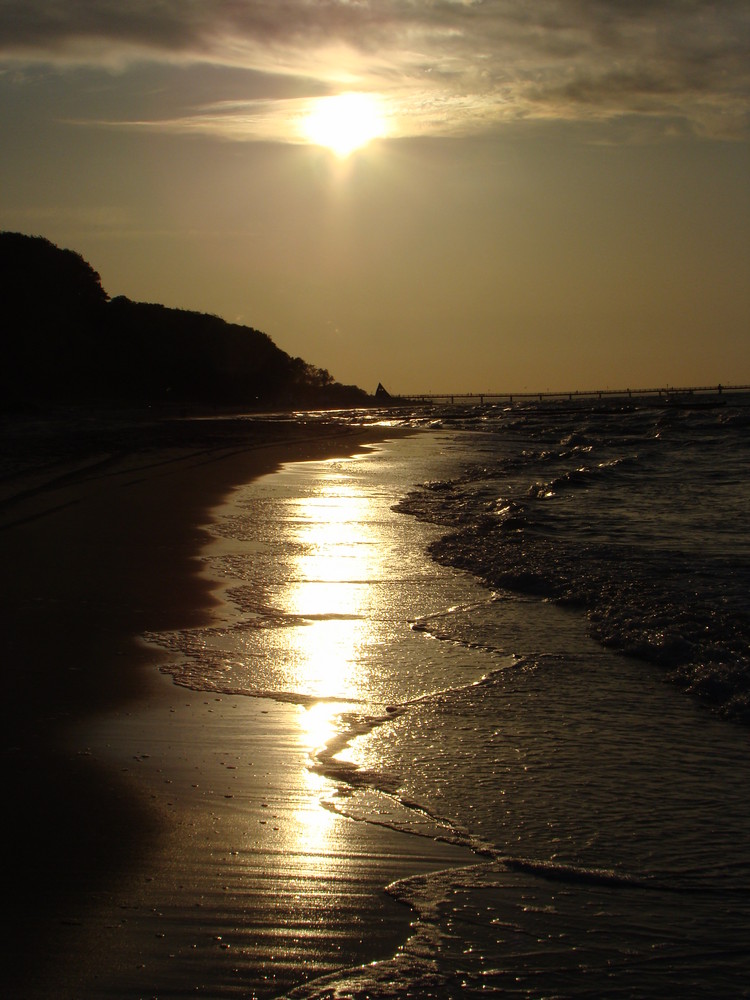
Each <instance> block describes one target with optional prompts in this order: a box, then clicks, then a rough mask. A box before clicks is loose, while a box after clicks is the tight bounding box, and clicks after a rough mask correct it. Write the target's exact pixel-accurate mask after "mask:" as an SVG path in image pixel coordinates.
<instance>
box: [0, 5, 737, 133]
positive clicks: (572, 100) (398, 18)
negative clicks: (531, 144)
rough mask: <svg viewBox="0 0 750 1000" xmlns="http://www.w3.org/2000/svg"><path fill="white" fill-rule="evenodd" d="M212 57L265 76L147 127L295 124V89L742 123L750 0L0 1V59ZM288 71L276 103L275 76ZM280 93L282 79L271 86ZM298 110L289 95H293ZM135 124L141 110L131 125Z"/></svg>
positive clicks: (415, 106)
mask: <svg viewBox="0 0 750 1000" xmlns="http://www.w3.org/2000/svg"><path fill="white" fill-rule="evenodd" d="M144 60H146V61H152V62H177V63H207V64H214V65H220V66H229V67H234V68H240V69H246V70H252V71H254V72H256V73H257V72H260V73H262V74H264V75H265V79H266V91H267V92H266V93H263V94H253V95H252V97H262V98H263V100H262V101H261V102H260V103H255V102H254V101H249V102H248V104H247V106H245V107H242V106H241V105H238V104H237V103H236V102H235V103H234V104H233V105H232V106H231V107H229V106H218V105H214V106H211V107H197V106H196V107H195V108H194V109H193V111H191V112H190V113H189V114H187V115H185V116H184V117H180V118H178V119H174V120H171V121H166V122H163V123H159V122H150V123H147V124H149V125H150V127H163V128H165V129H185V130H198V131H207V132H216V133H218V134H223V135H225V136H228V137H231V138H241V139H253V138H272V139H281V140H283V139H285V138H292V137H291V136H288V135H285V132H284V124H283V123H284V121H287V120H288V119H289V114H290V105H289V103H288V101H289V83H290V81H294V85H295V90H296V95H295V97H296V98H298V99H299V100H300V101H303V100H304V99H305V98H309V97H310V96H312V95H314V94H315V93H320V92H321V88H324V89H327V90H329V91H330V92H335V91H337V90H342V89H350V90H359V89H361V90H369V91H375V92H378V93H381V94H383V95H384V97H386V98H387V100H388V101H389V102H390V104H391V107H392V109H393V110H392V117H393V124H394V127H393V133H394V134H396V135H415V134H443V135H446V134H447V135H450V134H467V133H473V132H481V131H484V130H487V129H489V128H492V127H493V126H495V125H496V124H497V123H499V122H509V121H518V120H521V119H534V120H539V119H542V120H566V121H583V122H592V121H593V122H598V121H612V120H617V119H633V120H641V121H648V122H650V123H652V124H653V123H657V127H658V128H659V129H661V130H662V131H665V130H671V131H675V130H676V131H685V130H689V131H693V132H698V133H701V134H708V135H716V136H734V137H737V136H742V135H745V134H746V133H747V127H748V112H747V108H748V100H747V99H748V94H749V93H750V86H749V84H750V4H748V3H747V2H746V0H722V2H721V3H720V4H717V3H713V2H704V0H534V2H533V3H527V2H525V0H423V2H419V0H377V2H367V0H318V2H310V0H252V2H247V0H160V2H156V0H127V2H126V0H65V2H60V0H0V65H3V64H4V65H5V66H6V67H11V68H12V67H13V66H23V65H24V64H33V63H38V64H39V63H40V64H46V65H58V66H78V65H85V66H92V65H93V66H97V65H98V66H101V67H103V68H112V69H115V68H118V69H122V68H124V67H127V66H129V65H131V64H133V63H138V62H142V61H144ZM282 79H283V81H284V92H285V93H284V97H285V101H276V100H275V98H276V97H277V93H275V92H274V86H273V81H274V80H282ZM279 92H280V88H279ZM291 108H292V110H294V104H292V106H291ZM140 124H143V123H140Z"/></svg>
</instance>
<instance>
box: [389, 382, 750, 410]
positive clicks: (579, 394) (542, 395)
mask: <svg viewBox="0 0 750 1000" xmlns="http://www.w3.org/2000/svg"><path fill="white" fill-rule="evenodd" d="M740 392H750V385H694V386H683V387H679V388H678V387H674V386H668V387H665V386H662V387H661V388H657V389H583V390H580V389H579V390H574V391H569V392H550V391H547V392H433V393H430V392H428V393H423V392H408V393H399V394H398V395H397V396H396V397H395V398H396V399H398V400H399V401H404V402H407V401H408V402H410V403H425V404H430V403H443V404H446V403H450V404H451V405H455V404H457V403H461V404H467V403H468V404H472V403H473V404H478V405H479V406H484V404H485V403H494V404H498V403H509V404H510V403H515V402H518V401H520V400H538V401H539V402H543V401H544V400H547V399H556V400H566V399H567V400H570V401H573V400H576V399H605V398H607V399H612V398H616V397H619V398H622V399H633V398H638V397H644V396H646V397H648V396H650V397H655V398H656V399H661V400H664V401H666V402H669V401H670V400H672V401H675V400H678V399H681V400H687V399H689V397H690V396H707V395H714V396H722V395H724V394H725V393H730V394H731V393H740Z"/></svg>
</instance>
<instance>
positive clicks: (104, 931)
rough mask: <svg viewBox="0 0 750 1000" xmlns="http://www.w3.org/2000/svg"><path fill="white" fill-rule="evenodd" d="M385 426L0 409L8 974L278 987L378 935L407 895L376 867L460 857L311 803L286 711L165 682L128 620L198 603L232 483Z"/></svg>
mask: <svg viewBox="0 0 750 1000" xmlns="http://www.w3.org/2000/svg"><path fill="white" fill-rule="evenodd" d="M386 433H388V432H387V431H386V430H384V429H383V428H380V429H378V428H372V429H368V430H365V429H357V430H349V431H345V430H343V429H342V428H340V427H339V428H336V427H332V426H331V425H326V424H310V425H309V426H306V425H303V424H293V423H286V424H285V423H278V424H274V425H271V429H269V426H268V425H264V426H263V427H261V426H260V425H259V424H256V423H254V422H252V421H241V420H234V419H231V418H223V419H216V420H204V421H181V420H177V419H171V418H170V419H163V420H161V421H152V420H149V421H142V420H134V421H124V420H122V419H120V420H117V421H114V420H113V421H111V422H109V423H107V421H101V420H98V421H96V420H93V419H92V420H81V419H80V418H72V417H70V415H66V417H65V419H61V420H58V421H57V422H56V423H53V424H42V423H40V422H36V423H34V422H31V421H30V422H27V423H26V424H25V425H23V426H22V427H20V429H19V426H18V425H13V426H8V427H6V428H5V440H6V443H7V448H6V451H5V459H6V467H5V468H4V469H3V473H4V476H3V479H2V484H1V485H2V497H1V499H0V536H1V537H2V544H3V568H4V572H3V575H2V581H3V582H2V601H3V607H4V609H5V612H6V619H7V621H8V625H7V626H6V629H5V634H4V644H5V651H4V656H3V661H4V680H5V691H4V693H5V697H4V699H3V736H4V740H3V787H4V788H5V789H6V795H7V797H8V805H9V809H8V812H7V815H8V817H9V820H8V821H7V822H6V829H7V832H8V834H9V838H10V843H9V846H8V847H7V848H6V853H5V860H6V865H7V869H6V876H5V880H6V885H7V886H8V887H9V891H8V893H7V895H6V905H5V907H4V914H3V921H4V927H3V938H2V939H3V946H4V951H5V955H4V958H3V973H2V978H3V980H4V983H3V985H4V993H5V995H8V996H18V997H30V998H31V997H52V996H54V997H57V998H61V997H70V998H73V997H114V996H118V997H141V996H144V997H145V996H170V997H179V996H188V995H190V996H195V995H204V996H214V997H223V996H243V997H247V996H256V995H257V996H274V995H279V994H281V993H283V992H285V991H286V990H288V989H291V988H292V987H293V986H294V985H296V984H298V983H300V982H302V981H304V980H305V979H309V978H312V977H316V976H319V975H324V974H326V973H329V972H331V971H333V970H335V969H337V968H344V967H348V966H351V965H356V964H361V963H365V962H371V961H374V960H377V959H379V958H384V957H387V956H388V955H390V954H392V953H393V952H394V950H395V949H396V948H397V947H398V945H399V944H400V943H401V942H402V941H403V940H404V939H405V937H406V936H407V934H408V926H409V920H410V913H409V911H408V910H407V909H406V908H405V907H403V906H402V905H400V904H398V903H396V902H395V901H394V900H393V899H391V898H390V897H389V896H388V895H386V894H385V893H384V892H383V888H384V886H385V885H386V884H387V883H389V882H391V881H392V880H394V879H397V878H402V877H406V876H408V875H412V874H419V873H422V872H425V871H430V870H435V869H439V868H442V867H445V866H446V865H447V864H449V863H456V862H459V861H461V860H465V859H466V854H465V853H463V852H459V851H458V850H454V849H451V848H449V847H447V846H440V845H436V844H434V843H433V842H432V841H429V840H426V839H423V838H416V837H408V836H405V835H400V834H396V833H393V832H390V831H387V830H385V829H383V828H379V827H375V826H371V825H368V824H365V823H357V822H354V821H352V820H347V819H345V818H343V817H341V816H338V815H336V814H335V813H331V812H330V811H327V810H323V809H321V808H320V806H319V805H318V801H317V796H316V795H315V790H316V789H315V787H314V782H315V781H322V780H324V779H322V778H318V777H315V776H314V775H311V774H310V773H309V771H308V768H307V760H308V755H309V751H310V748H309V747H308V746H306V745H305V741H304V738H303V736H302V735H301V732H302V728H301V727H300V726H299V725H298V724H297V722H296V718H295V716H296V715H297V714H298V713H299V712H300V711H302V709H300V708H299V707H298V706H295V705H284V704H279V703H276V702H272V701H268V700H266V699H253V698H242V697H227V696H225V697H221V698H220V697H218V696H214V695H212V694H211V695H207V694H204V693H200V692H191V691H187V690H184V689H181V688H177V687H176V686H175V685H174V684H173V683H172V682H171V679H169V678H166V677H164V676H163V675H162V674H160V672H159V669H158V668H159V654H158V653H157V652H155V651H154V650H153V649H148V648H147V647H146V646H145V645H144V644H143V643H142V642H140V641H139V636H141V635H142V634H143V633H144V632H146V631H148V630H154V629H169V628H185V627H189V626H191V625H195V624H200V623H202V622H205V621H208V620H209V619H210V616H211V613H212V608H214V607H215V605H216V600H217V598H216V597H215V595H214V593H213V588H212V582H211V580H210V579H208V578H207V577H205V576H203V575H201V573H200V572H199V569H200V567H199V565H198V563H197V561H196V556H197V554H198V552H199V550H200V546H201V544H202V542H203V540H204V538H205V534H204V532H203V530H202V528H201V525H204V524H205V523H206V522H207V520H208V519H209V518H210V510H211V508H212V507H213V506H214V505H215V504H217V503H218V502H219V501H220V500H221V498H222V497H223V496H224V495H225V494H226V493H227V491H228V490H230V489H231V488H232V487H233V486H235V485H237V484H239V483H242V482H245V481H247V480H248V479H250V478H251V477H253V476H258V475H260V474H263V473H266V472H269V471H271V470H273V469H274V468H276V467H278V465H279V463H281V462H288V461H294V460H302V459H309V458H319V457H324V456H328V455H334V454H351V453H353V452H355V451H357V450H358V449H361V448H363V447H365V446H366V445H367V444H368V442H371V441H375V440H378V439H382V438H383V437H384V436H385V435H386Z"/></svg>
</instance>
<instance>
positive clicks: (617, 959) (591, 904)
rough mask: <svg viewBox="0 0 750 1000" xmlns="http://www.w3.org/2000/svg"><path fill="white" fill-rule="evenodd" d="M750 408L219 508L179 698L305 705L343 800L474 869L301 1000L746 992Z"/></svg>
mask: <svg viewBox="0 0 750 1000" xmlns="http://www.w3.org/2000/svg"><path fill="white" fill-rule="evenodd" d="M749 403H750V399H748V398H747V397H744V398H743V397H738V398H732V397H730V396H727V395H725V396H723V397H716V398H707V397H701V398H696V399H694V400H690V399H688V400H682V401H679V402H675V401H674V400H671V401H670V405H667V402H666V401H665V400H657V399H643V400H635V399H633V400H628V401H623V400H620V401H619V402H612V403H606V404H605V402H602V401H599V400H595V401H583V400H575V399H574V400H569V401H560V402H556V403H555V402H550V403H544V404H541V403H539V404H536V405H528V404H526V405H514V406H504V407H500V406H497V407H482V408H460V407H455V408H451V409H445V410H439V411H438V410H436V411H431V412H430V413H429V414H428V415H425V414H424V413H421V414H420V413H415V414H411V415H407V416H405V417H404V422H405V423H411V424H412V425H413V426H414V427H415V428H416V433H415V434H414V435H412V436H409V437H406V438H401V439H397V440H393V441H389V442H386V443H385V444H384V445H381V446H379V447H378V448H376V449H375V450H374V451H373V452H371V453H369V454H365V455H361V456H357V457H355V458H351V459H344V460H334V461H326V462H311V463H305V464H297V465H290V466H288V467H286V468H285V469H283V470H282V471H281V472H280V473H277V474H274V475H271V476H266V477H264V478H263V479H260V480H258V481H256V482H253V483H251V484H249V485H247V486H245V487H242V488H241V489H240V490H237V491H236V492H235V494H234V495H233V496H232V497H231V498H230V500H229V501H228V502H227V504H226V506H225V507H223V508H222V509H221V510H220V511H219V512H218V513H217V519H216V522H215V523H214V524H213V525H212V527H211V532H212V535H213V540H212V542H211V543H210V544H209V545H208V546H207V548H206V551H205V554H204V559H205V564H206V570H207V572H209V573H210V574H211V575H212V576H214V577H215V578H216V579H217V580H220V581H222V586H223V588H224V596H225V598H226V602H225V604H224V609H225V610H224V612H223V613H222V615H220V616H217V620H216V622H215V624H214V625H212V626H211V627H210V628H206V629H199V630H193V631H184V632H175V633H170V634H160V635H154V636H150V637H149V638H150V639H151V640H152V641H154V642H158V643H159V644H160V645H161V646H163V647H166V648H167V649H168V650H169V651H170V663H169V671H170V673H172V674H173V676H174V677H175V680H176V681H177V683H180V684H184V685H186V686H189V687H192V688H196V689H198V690H211V691H219V692H232V693H236V694H241V693H244V694H248V695H254V696H260V697H274V698H281V699H283V700H287V701H291V702H295V703H297V704H298V705H299V706H300V709H299V719H300V725H301V726H303V727H304V728H305V729H306V731H307V733H308V735H309V743H310V746H311V754H310V761H309V769H310V775H311V779H312V778H314V779H315V781H314V782H312V780H311V794H316V795H318V796H319V798H320V801H321V808H326V809H335V810H337V811H338V812H341V813H343V814H345V815H347V816H350V817H352V819H353V820H359V821H365V822H372V823H378V824H384V825H388V826H392V827H394V828H396V829H400V830H404V831H406V832H408V833H411V834H413V835H416V836H423V837H433V838H441V839H445V840H449V841H453V842H455V843H459V844H464V845H467V846H469V847H471V848H472V849H473V850H474V852H475V853H474V855H473V863H471V864H469V865H467V866H466V867H464V868H451V869H448V870H446V871H444V872H440V873H438V874H434V875H422V876H419V877H415V878H413V879H406V880H403V881H401V882H398V883H396V884H394V885H392V886H390V887H389V892H391V893H392V894H393V895H394V896H396V897H397V898H399V899H401V900H403V901H405V902H407V903H408V904H409V905H410V906H411V907H412V908H413V911H414V922H413V925H412V934H411V936H410V938H409V940H407V941H405V942H404V944H403V947H402V948H401V949H400V950H399V952H398V953H397V954H396V955H394V956H393V957H392V958H391V959H390V960H386V961H380V962H378V963H376V964H374V965H371V966H366V967H364V968H361V969H350V970H346V969H342V970H341V971H340V972H339V973H337V974H335V975H334V976H332V977H329V978H327V979H326V980H325V981H320V980H318V981H315V982H310V983H307V984H304V985H300V986H299V988H298V989H297V990H296V991H294V992H293V994H292V995H294V996H298V997H350V996H356V997H373V998H377V997H396V996H399V997H402V996H415V997H417V996H418V997H480V996H482V997H484V996H487V995H497V996H503V997H527V998H531V997H534V998H537V997H538V998H542V997H545V998H552V997H571V998H582V997H591V998H601V997H628V998H633V997H644V998H645V997H649V998H662V997H665V996H681V997H686V998H693V997H695V998H698V997H722V998H730V997H747V996H750V948H749V947H748V942H749V941H750V938H749V937H748V934H749V929H750V795H748V790H749V789H750V729H749V728H748V727H747V723H748V721H750V661H749V651H750V615H749V613H748V596H747V595H748V593H749V592H750V488H749V487H750V474H749V472H748V470H750V437H749V434H748V432H749V431H750V407H749V406H748V404H749ZM308 419H310V418H308ZM342 419H344V418H342ZM349 419H361V418H360V417H352V418H349ZM324 856H325V852H324V851H322V853H321V864H324V863H325V860H324Z"/></svg>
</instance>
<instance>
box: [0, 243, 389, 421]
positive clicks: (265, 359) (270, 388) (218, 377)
mask: <svg viewBox="0 0 750 1000" xmlns="http://www.w3.org/2000/svg"><path fill="white" fill-rule="evenodd" d="M0 303H2V305H1V306H0V342H1V345H2V347H1V349H2V365H0V389H1V391H2V406H3V408H4V409H6V410H8V409H11V410H12V409H16V408H19V407H23V406H25V405H29V404H32V405H34V404H39V403H45V402H56V403H57V402H59V403H82V402H86V403H96V404H109V403H111V404H116V405H129V404H154V403H170V402H174V403H179V404H196V405H207V406H226V407H242V408H246V409H257V408H285V407H294V408H298V407H315V408H324V407H334V406H342V407H343V406H366V405H368V404H372V402H373V397H372V396H370V395H368V394H367V393H366V392H364V390H362V389H359V388H358V387H357V386H351V385H341V384H340V383H338V382H336V381H335V380H334V379H333V377H332V376H331V375H330V373H329V372H328V371H326V370H325V369H322V368H317V367H315V366H314V365H312V364H309V363H308V362H306V361H303V360H302V358H295V357H291V356H290V355H289V354H287V353H286V352H285V351H282V350H281V349H280V348H279V347H277V346H276V344H274V342H273V341H272V340H271V338H270V337H269V336H267V335H266V334H265V333H261V332H260V331H259V330H254V329H252V328H251V327H246V326H240V325H238V324H234V323H227V322H226V321H224V320H222V319H220V318H219V317H218V316H211V315H207V314H204V313H198V312H190V311H187V310H183V309H171V308H167V307H166V306H163V305H156V304H151V303H143V302H133V301H131V300H130V299H128V298H126V297H125V296H117V297H116V298H112V299H111V298H110V297H109V295H108V294H107V293H106V291H105V290H104V289H103V288H102V283H101V279H100V277H99V275H98V274H97V272H96V271H95V270H94V268H93V267H92V266H91V265H90V264H89V263H88V262H87V261H85V260H84V259H83V257H82V256H81V255H80V254H78V253H76V252H74V251H73V250H64V249H60V248H59V247H57V246H55V245H54V244H53V243H51V242H50V241H49V240H46V239H44V238H43V237H41V236H26V235H23V234H21V233H10V232H0Z"/></svg>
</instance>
